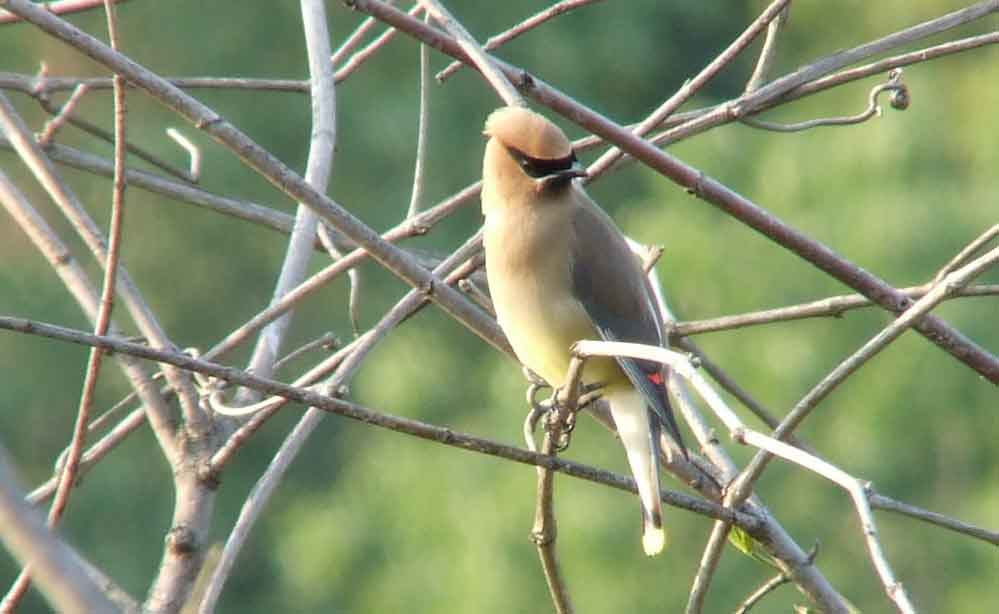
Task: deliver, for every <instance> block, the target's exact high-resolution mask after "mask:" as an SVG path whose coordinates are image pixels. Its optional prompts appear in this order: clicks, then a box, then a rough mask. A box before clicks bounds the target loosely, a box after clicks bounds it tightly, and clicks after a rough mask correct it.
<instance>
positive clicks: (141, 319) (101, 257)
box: [0, 15, 207, 433]
mask: <svg viewBox="0 0 999 614" xmlns="http://www.w3.org/2000/svg"><path fill="white" fill-rule="evenodd" d="M50 17H52V19H59V18H58V17H56V16H54V15H50ZM111 52H112V53H117V52H115V51H113V50H111ZM0 127H2V129H3V130H4V132H6V134H7V138H8V139H9V140H10V142H11V144H12V145H13V146H14V149H15V150H16V151H17V153H18V155H20V156H21V159H22V160H24V162H25V164H26V165H28V167H29V168H30V169H31V171H32V173H33V174H34V175H35V177H36V179H38V181H39V183H41V184H42V187H44V188H45V190H46V192H48V194H49V196H50V197H51V198H52V200H53V201H55V203H56V204H57V205H59V208H60V209H61V210H62V212H63V214H64V215H65V216H66V217H67V219H69V220H70V221H71V222H72V224H73V226H74V228H75V229H76V231H77V233H78V234H79V235H80V237H81V238H82V239H83V241H84V243H86V245H87V247H88V248H89V249H90V251H91V252H92V253H93V255H94V257H95V258H96V260H97V261H98V262H99V263H101V264H102V265H103V264H104V263H105V262H106V260H107V244H106V242H105V240H104V238H103V236H102V233H101V231H100V228H98V227H97V225H96V224H95V223H94V221H93V219H91V217H90V215H89V214H87V212H86V210H85V209H84V207H83V204H82V203H81V202H80V201H79V199H78V198H77V197H76V194H74V193H73V192H72V191H71V190H70V189H69V187H68V186H67V185H66V183H65V182H64V181H62V179H61V177H60V176H59V174H58V173H57V172H56V169H55V167H54V166H53V164H52V163H51V161H50V160H49V159H48V158H46V157H45V154H44V152H43V151H42V150H41V149H40V148H39V147H38V145H37V143H35V141H34V139H33V138H32V136H31V132H30V131H29V130H28V127H27V126H26V125H25V123H24V120H22V119H21V117H20V116H19V115H18V114H17V111H16V110H15V109H14V107H13V106H12V105H11V104H10V102H9V101H8V100H7V97H6V96H4V95H3V94H0ZM118 292H119V293H120V295H121V297H122V300H123V301H124V302H125V305H126V307H127V309H128V311H129V313H130V315H131V316H132V319H133V320H134V321H135V324H136V326H138V327H139V330H140V331H141V332H142V334H143V335H144V336H145V337H146V338H147V339H149V341H150V343H152V344H154V345H156V346H158V347H172V345H173V344H172V343H171V341H170V340H169V338H168V337H167V335H166V332H165V331H164V330H163V328H162V327H161V326H160V324H159V321H158V320H157V318H156V316H155V314H154V313H153V312H152V309H150V307H149V305H148V304H146V302H145V301H144V300H143V299H142V295H141V293H140V292H139V289H138V287H137V286H136V285H135V284H134V282H133V281H132V278H131V276H130V275H129V274H128V272H127V271H126V270H125V268H124V267H122V268H121V270H120V271H119V272H118ZM166 376H167V379H168V380H169V382H170V385H171V386H173V388H174V389H175V390H176V391H177V394H178V397H179V399H180V402H181V408H182V409H183V411H184V416H185V418H186V422H187V426H188V427H189V428H191V429H193V432H196V433H198V432H200V433H204V432H205V430H206V429H207V424H206V423H205V420H204V415H203V414H202V413H201V410H200V408H198V400H197V394H196V393H195V392H194V389H193V388H192V387H191V385H190V382H189V381H188V379H187V378H186V376H184V375H182V374H181V373H179V372H177V371H175V370H173V369H167V371H166ZM154 410H155V409H154ZM162 420H163V421H165V420H166V417H165V416H164V417H163V418H162Z"/></svg>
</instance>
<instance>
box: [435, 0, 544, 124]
mask: <svg viewBox="0 0 999 614" xmlns="http://www.w3.org/2000/svg"><path fill="white" fill-rule="evenodd" d="M419 3H420V4H422V5H423V8H424V9H426V11H427V12H428V13H429V14H430V15H432V16H433V18H434V19H435V20H437V22H438V23H439V24H441V26H443V27H444V29H445V30H447V32H448V33H449V34H450V35H451V36H453V37H454V38H455V40H457V42H458V45H459V46H460V47H461V48H462V49H463V50H464V51H465V53H467V54H468V55H469V57H471V58H472V61H473V62H474V63H475V67H476V68H478V69H479V72H481V73H482V76H484V77H485V78H486V81H488V82H489V85H491V86H492V87H493V89H494V90H495V91H496V93H497V94H499V97H500V98H502V99H503V102H505V103H506V104H507V105H508V106H511V107H514V106H520V107H522V106H524V104H525V103H524V99H523V97H521V95H520V93H519V92H518V91H517V88H515V87H514V86H513V84H512V83H510V80H509V79H507V77H506V75H504V74H503V71H502V70H500V69H499V68H498V67H497V66H496V65H495V64H494V63H493V61H492V59H490V57H489V56H488V55H487V54H486V52H485V51H483V50H482V47H481V46H479V43H478V42H476V40H475V39H474V38H473V37H472V35H471V34H469V33H468V30H466V29H465V26H463V25H461V22H459V21H458V20H457V19H455V18H454V15H452V14H451V12H450V11H448V10H447V9H446V8H444V5H443V4H441V3H440V2H438V1H437V0H419Z"/></svg>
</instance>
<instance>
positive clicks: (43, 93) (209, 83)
mask: <svg viewBox="0 0 999 614" xmlns="http://www.w3.org/2000/svg"><path fill="white" fill-rule="evenodd" d="M102 1H103V0H102ZM167 81H169V82H170V83H172V84H173V85H175V86H177V87H179V88H183V89H223V90H250V91H274V92H288V93H293V94H308V93H309V82H308V81H300V80H298V79H245V78H242V77H167ZM80 85H86V86H87V87H88V88H90V89H91V90H109V89H111V88H113V87H114V83H113V80H112V78H111V77H52V76H49V75H28V74H22V73H13V72H2V71H0V89H5V90H16V91H18V92H22V93H24V94H28V95H29V96H32V97H34V98H39V97H41V98H45V97H47V96H48V95H49V94H51V93H53V92H62V91H69V90H73V89H76V88H77V87H78V86H80ZM125 85H126V86H127V87H134V86H133V85H132V84H131V83H127V82H126V83H125Z"/></svg>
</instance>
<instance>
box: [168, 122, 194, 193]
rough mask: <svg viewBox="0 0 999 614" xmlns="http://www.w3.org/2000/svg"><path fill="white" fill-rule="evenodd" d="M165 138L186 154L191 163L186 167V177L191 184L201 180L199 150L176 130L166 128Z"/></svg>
mask: <svg viewBox="0 0 999 614" xmlns="http://www.w3.org/2000/svg"><path fill="white" fill-rule="evenodd" d="M166 133H167V136H169V137H170V138H171V139H173V141H174V142H175V143H177V144H178V145H180V147H181V148H182V149H183V150H184V151H186V152H187V155H188V156H189V157H190V159H191V162H190V164H189V165H188V170H187V175H188V179H189V180H190V181H191V183H198V181H200V180H201V148H200V147H198V146H197V145H195V144H194V143H192V142H191V141H190V139H188V138H187V137H186V136H184V134H183V133H182V132H181V131H180V130H177V129H176V128H167V130H166Z"/></svg>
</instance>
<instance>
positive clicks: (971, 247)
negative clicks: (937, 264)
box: [933, 224, 999, 284]
mask: <svg viewBox="0 0 999 614" xmlns="http://www.w3.org/2000/svg"><path fill="white" fill-rule="evenodd" d="M997 236H999V224H996V225H995V226H993V227H992V228H989V229H988V230H986V231H985V232H983V233H982V234H981V236H979V237H978V238H977V239H975V240H974V241H972V242H971V243H969V244H968V245H966V246H965V248H964V249H962V250H961V251H960V252H958V253H957V255H956V256H954V257H953V258H951V259H950V260H949V261H948V262H947V264H945V265H943V267H941V268H940V271H938V272H937V274H936V276H935V277H934V278H933V283H935V284H936V283H940V281H941V280H942V279H943V278H944V277H946V276H947V275H948V274H950V273H951V272H953V271H954V269H956V268H957V267H959V266H961V265H962V264H964V263H965V262H967V261H968V259H969V258H971V257H972V256H973V255H974V254H975V253H976V252H978V250H980V249H981V248H982V246H984V245H985V244H986V243H988V242H990V241H991V240H992V239H995V238H996V237H997Z"/></svg>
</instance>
